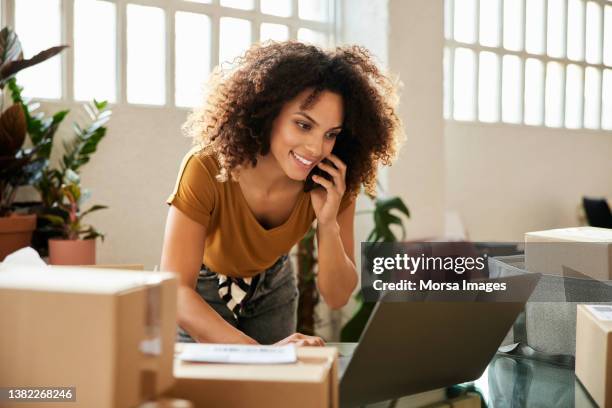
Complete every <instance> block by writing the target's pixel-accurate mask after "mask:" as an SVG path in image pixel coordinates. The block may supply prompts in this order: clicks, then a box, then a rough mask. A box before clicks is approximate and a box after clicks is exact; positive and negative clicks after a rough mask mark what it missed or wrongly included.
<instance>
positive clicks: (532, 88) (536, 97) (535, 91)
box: [525, 58, 544, 125]
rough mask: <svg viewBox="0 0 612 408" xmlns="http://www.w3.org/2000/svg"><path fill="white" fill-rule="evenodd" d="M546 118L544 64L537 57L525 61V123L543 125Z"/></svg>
mask: <svg viewBox="0 0 612 408" xmlns="http://www.w3.org/2000/svg"><path fill="white" fill-rule="evenodd" d="M543 119H544V65H543V64H542V61H540V60H537V59H535V58H527V61H525V124H526V125H541V124H542V122H543Z"/></svg>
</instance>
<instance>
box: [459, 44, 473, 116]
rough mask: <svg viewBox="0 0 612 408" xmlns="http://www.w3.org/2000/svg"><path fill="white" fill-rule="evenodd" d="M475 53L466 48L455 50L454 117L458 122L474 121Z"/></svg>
mask: <svg viewBox="0 0 612 408" xmlns="http://www.w3.org/2000/svg"><path fill="white" fill-rule="evenodd" d="M475 67H476V61H475V55H474V51H472V50H468V49H466V48H457V49H456V50H455V72H454V74H453V75H454V77H453V109H454V112H453V117H454V118H455V119H457V120H474V119H475V117H476V115H475V113H476V112H474V97H475V95H474V85H475V84H474V76H475V75H474V73H475V71H474V69H475Z"/></svg>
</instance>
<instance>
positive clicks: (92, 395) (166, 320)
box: [0, 266, 338, 408]
mask: <svg viewBox="0 0 612 408" xmlns="http://www.w3.org/2000/svg"><path fill="white" fill-rule="evenodd" d="M176 293H177V279H176V277H175V275H174V274H171V273H161V272H144V271H134V270H111V269H90V268H81V267H46V266H37V267H18V268H12V267H11V268H4V269H3V270H0V327H1V328H2V334H1V335H0V362H1V363H0V387H13V388H15V389H23V388H25V387H72V393H73V394H72V395H73V396H74V399H73V400H71V401H68V400H65V401H63V404H62V403H60V404H59V405H58V406H68V405H70V406H71V407H87V408H98V407H99V408H123V407H126V408H127V407H143V408H144V407H151V408H154V407H158V408H162V407H163V408H190V407H192V406H195V407H208V406H226V407H232V406H236V407H238V406H240V407H241V406H254V407H256V406H262V407H263V406H265V407H274V406H277V407H285V406H293V407H312V406H317V407H337V406H338V394H337V393H338V384H337V363H336V361H337V351H336V349H335V348H318V347H306V348H300V349H298V351H297V356H298V362H297V363H295V364H287V365H257V366H241V365H220V364H201V363H199V364H198V363H196V364H194V363H186V362H181V361H179V360H178V359H175V335H176V304H177V299H176ZM176 346H177V347H178V348H180V344H177V345H176ZM173 370H174V372H173ZM148 401H152V402H148ZM56 402H58V401H57V400H56ZM40 403H41V401H40V400H39V401H30V402H17V401H16V400H15V401H14V402H13V401H0V405H2V406H3V407H4V406H7V407H13V406H14V407H17V408H27V407H35V406H39V404H40Z"/></svg>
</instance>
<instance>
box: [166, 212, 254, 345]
mask: <svg viewBox="0 0 612 408" xmlns="http://www.w3.org/2000/svg"><path fill="white" fill-rule="evenodd" d="M205 238H206V228H205V227H204V226H202V225H201V224H198V223H197V222H195V221H193V220H192V219H190V218H189V217H187V216H186V215H185V214H184V213H182V212H181V211H180V210H178V209H177V208H176V207H174V206H170V209H169V210H168V218H167V220H166V230H165V233H164V244H163V248H162V257H161V270H163V271H170V272H174V273H176V274H177V275H178V276H177V277H178V280H179V282H178V294H177V301H178V305H177V321H178V325H179V326H181V327H182V328H183V329H184V330H185V331H187V333H189V335H190V336H191V337H192V338H193V339H194V340H195V341H197V342H206V343H243V344H257V342H256V341H255V340H253V339H252V338H250V337H249V336H247V335H246V334H244V333H243V332H241V331H240V330H238V329H236V328H235V327H233V326H232V325H231V324H229V323H227V322H226V321H225V319H223V318H222V317H221V316H220V315H219V314H218V313H217V312H216V311H215V310H214V309H213V308H212V307H211V306H210V305H209V304H208V303H206V301H204V300H203V299H202V298H201V297H200V295H199V294H198V293H197V292H196V291H195V286H196V282H197V278H198V274H199V271H200V267H201V265H202V255H203V254H204V241H205Z"/></svg>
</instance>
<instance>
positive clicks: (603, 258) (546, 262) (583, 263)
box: [525, 227, 612, 280]
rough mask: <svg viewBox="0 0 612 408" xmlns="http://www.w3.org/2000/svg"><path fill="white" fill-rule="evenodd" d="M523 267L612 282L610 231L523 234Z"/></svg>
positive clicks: (589, 229)
mask: <svg viewBox="0 0 612 408" xmlns="http://www.w3.org/2000/svg"><path fill="white" fill-rule="evenodd" d="M525 268H526V269H527V270H528V271H530V272H541V273H543V274H547V275H557V276H565V277H572V278H585V277H588V278H591V279H597V280H611V279H612V230H609V229H606V228H595V227H576V228H561V229H553V230H548V231H537V232H528V233H527V234H525Z"/></svg>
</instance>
